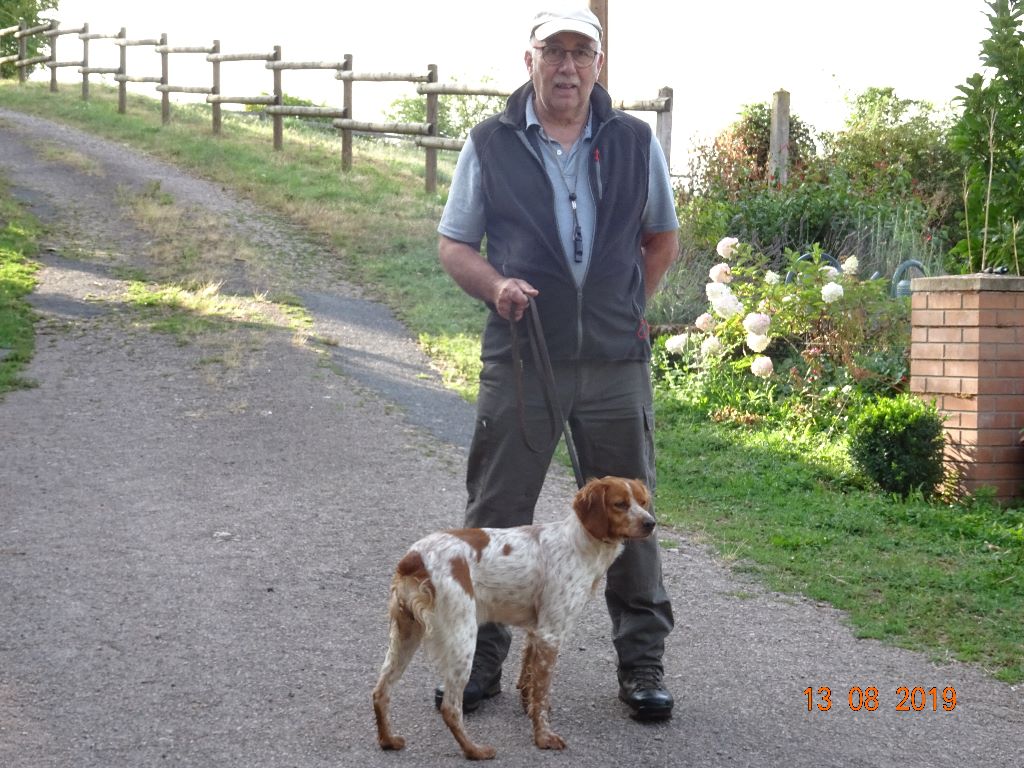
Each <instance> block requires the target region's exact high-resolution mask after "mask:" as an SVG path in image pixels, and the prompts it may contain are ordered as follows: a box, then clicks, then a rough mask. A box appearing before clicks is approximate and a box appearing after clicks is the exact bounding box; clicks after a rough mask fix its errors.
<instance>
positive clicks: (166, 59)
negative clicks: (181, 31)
mask: <svg viewBox="0 0 1024 768" xmlns="http://www.w3.org/2000/svg"><path fill="white" fill-rule="evenodd" d="M219 50H220V42H219V41H214V44H213V45H212V46H210V47H203V46H178V47H174V46H170V45H168V44H167V33H166V32H165V33H164V34H162V35H160V45H158V46H157V47H156V51H157V53H159V54H160V85H158V86H157V87H156V89H157V90H158V91H160V93H161V95H162V98H161V109H160V116H161V119H162V120H163V124H164V125H168V124H169V123H170V122H171V94H172V93H200V94H203V95H204V96H210V95H211V94H213V93H214V90H213V88H212V87H211V86H191V85H171V82H170V57H171V54H172V53H202V54H205V55H206V56H207V58H209V56H210V55H212V54H215V53H217V52H218V51H219Z"/></svg>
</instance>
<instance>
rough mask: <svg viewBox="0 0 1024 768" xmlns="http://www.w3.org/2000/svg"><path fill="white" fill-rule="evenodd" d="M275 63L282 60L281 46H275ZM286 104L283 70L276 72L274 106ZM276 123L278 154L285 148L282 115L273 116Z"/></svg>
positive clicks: (275, 139) (276, 148)
mask: <svg viewBox="0 0 1024 768" xmlns="http://www.w3.org/2000/svg"><path fill="white" fill-rule="evenodd" d="M273 60H274V61H280V60H281V46H280V45H275V46H274V59H273ZM283 104H284V89H283V88H282V87H281V70H280V69H275V70H274V105H275V106H278V107H280V106H281V105H283ZM271 119H272V120H273V121H274V149H275V150H277V151H278V152H280V151H281V148H282V147H283V146H284V122H283V120H284V118H283V117H282V116H281V115H277V114H275V115H272V116H271Z"/></svg>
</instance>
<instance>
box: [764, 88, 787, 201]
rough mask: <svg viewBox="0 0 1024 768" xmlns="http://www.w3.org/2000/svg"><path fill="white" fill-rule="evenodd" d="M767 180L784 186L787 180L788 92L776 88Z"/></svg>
mask: <svg viewBox="0 0 1024 768" xmlns="http://www.w3.org/2000/svg"><path fill="white" fill-rule="evenodd" d="M771 131H772V132H771V139H770V142H769V149H768V180H769V182H772V183H775V182H778V184H779V185H780V186H785V185H786V182H787V181H788V180H789V92H788V91H784V90H778V91H776V92H775V98H774V101H773V102H772V126H771Z"/></svg>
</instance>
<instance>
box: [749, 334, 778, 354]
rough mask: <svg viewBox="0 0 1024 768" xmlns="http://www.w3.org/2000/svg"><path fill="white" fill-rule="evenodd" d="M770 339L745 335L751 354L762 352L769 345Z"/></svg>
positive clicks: (758, 335)
mask: <svg viewBox="0 0 1024 768" xmlns="http://www.w3.org/2000/svg"><path fill="white" fill-rule="evenodd" d="M771 341H772V340H771V338H770V337H768V336H763V335H761V334H757V333H748V334H747V346H748V347H750V349H751V351H752V352H764V351H765V350H766V349H768V345H769V344H770V343H771Z"/></svg>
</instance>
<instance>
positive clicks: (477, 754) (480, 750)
mask: <svg viewBox="0 0 1024 768" xmlns="http://www.w3.org/2000/svg"><path fill="white" fill-rule="evenodd" d="M463 752H464V754H465V755H466V757H467V758H469V759H470V760H493V759H494V756H495V755H496V754H498V750H496V749H495V748H494V747H487V746H482V745H480V744H470V745H469V746H468V747H466V748H465V749H464V750H463Z"/></svg>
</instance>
